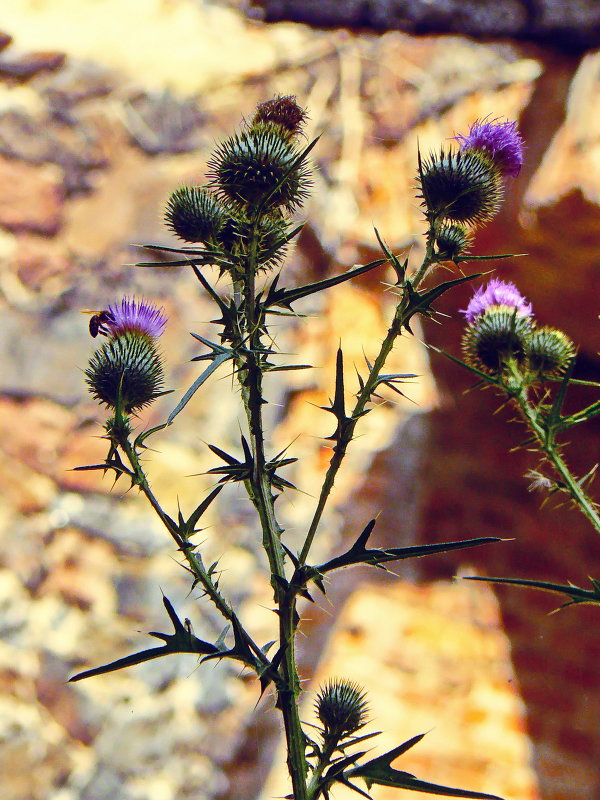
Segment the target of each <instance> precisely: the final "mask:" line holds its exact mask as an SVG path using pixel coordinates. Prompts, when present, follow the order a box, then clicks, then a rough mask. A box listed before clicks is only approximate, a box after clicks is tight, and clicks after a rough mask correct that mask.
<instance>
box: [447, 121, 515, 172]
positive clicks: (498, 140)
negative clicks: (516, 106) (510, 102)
mask: <svg viewBox="0 0 600 800" xmlns="http://www.w3.org/2000/svg"><path fill="white" fill-rule="evenodd" d="M454 138H455V139H456V141H457V142H459V144H460V149H461V150H463V151H464V150H479V151H483V152H484V153H486V154H487V155H489V157H490V158H491V159H492V161H493V162H494V164H495V165H496V166H497V167H498V169H499V170H500V172H501V173H502V175H503V176H504V177H507V176H510V177H514V176H515V175H518V174H519V172H520V170H521V166H522V164H523V139H522V137H521V134H520V133H519V131H518V130H517V123H516V122H508V121H507V122H498V120H497V119H493V120H491V121H488V119H487V117H486V118H485V119H481V120H479V119H478V120H475V122H474V123H473V124H472V125H471V127H470V128H469V133H468V135H467V136H463V135H462V134H459V135H458V136H455V137H454Z"/></svg>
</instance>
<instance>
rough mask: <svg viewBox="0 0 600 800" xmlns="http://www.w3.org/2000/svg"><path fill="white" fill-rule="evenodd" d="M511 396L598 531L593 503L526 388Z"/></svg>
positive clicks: (597, 518)
mask: <svg viewBox="0 0 600 800" xmlns="http://www.w3.org/2000/svg"><path fill="white" fill-rule="evenodd" d="M513 396H514V398H515V400H516V402H517V404H518V406H519V409H520V411H521V414H522V416H523V418H524V419H525V421H526V422H527V425H528V427H529V428H530V430H531V432H532V433H533V434H534V436H535V438H536V441H537V443H538V446H539V448H540V449H541V450H542V452H543V453H544V455H545V456H546V458H547V459H548V461H549V462H550V463H551V464H552V466H553V467H554V469H555V470H556V473H557V474H558V475H559V476H560V478H561V480H562V481H563V483H564V485H565V488H566V491H567V492H568V493H569V495H570V496H571V499H572V500H573V501H574V502H575V504H576V505H577V507H578V508H579V510H580V511H581V513H582V514H583V515H584V516H585V517H586V519H587V520H588V521H589V522H590V523H591V524H592V525H593V527H594V529H595V530H596V531H598V533H600V515H599V514H598V511H597V508H596V505H595V503H594V502H593V501H592V500H591V498H590V497H588V495H587V493H586V492H585V491H584V489H583V488H582V486H581V484H580V483H579V481H578V480H577V478H576V477H575V476H574V475H573V474H572V472H571V471H570V469H569V467H568V466H567V464H566V462H565V461H564V459H563V458H562V456H561V455H560V452H559V451H558V448H557V446H556V443H555V441H554V437H553V436H550V437H549V436H548V435H547V432H546V430H545V429H544V428H543V427H542V426H541V425H540V424H539V422H538V419H537V414H536V411H535V409H534V407H533V406H532V405H531V403H530V402H529V399H528V397H527V390H526V388H524V387H522V388H521V389H520V390H519V391H518V392H517V393H515V394H514V395H513Z"/></svg>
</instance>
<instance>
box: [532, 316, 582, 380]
mask: <svg viewBox="0 0 600 800" xmlns="http://www.w3.org/2000/svg"><path fill="white" fill-rule="evenodd" d="M525 353H526V355H527V363H528V366H529V369H530V370H531V371H532V372H535V373H537V374H538V375H540V376H542V377H545V376H547V377H559V376H560V375H562V374H563V373H564V371H565V369H566V368H567V366H568V364H569V361H570V360H571V359H572V358H573V356H574V354H575V345H574V344H573V342H572V341H571V340H570V339H569V337H568V336H567V335H566V334H565V333H563V332H562V331H561V330H558V329H557V328H549V327H542V328H535V329H534V330H533V331H532V332H531V334H530V336H529V337H528V339H527V343H526V348H525Z"/></svg>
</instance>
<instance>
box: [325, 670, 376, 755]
mask: <svg viewBox="0 0 600 800" xmlns="http://www.w3.org/2000/svg"><path fill="white" fill-rule="evenodd" d="M315 710H316V712H317V716H318V718H319V720H320V722H321V724H322V725H323V736H324V737H325V739H337V740H339V739H341V738H343V737H346V736H352V735H353V734H354V733H356V732H357V731H358V730H360V728H362V727H363V726H364V725H366V723H367V713H368V705H367V700H366V695H365V693H364V691H363V690H362V689H361V688H360V686H359V685H358V684H356V683H354V682H353V681H348V680H344V679H337V680H331V681H329V682H328V683H326V684H325V686H323V687H322V689H321V690H320V692H319V694H318V695H317V699H316V700H315Z"/></svg>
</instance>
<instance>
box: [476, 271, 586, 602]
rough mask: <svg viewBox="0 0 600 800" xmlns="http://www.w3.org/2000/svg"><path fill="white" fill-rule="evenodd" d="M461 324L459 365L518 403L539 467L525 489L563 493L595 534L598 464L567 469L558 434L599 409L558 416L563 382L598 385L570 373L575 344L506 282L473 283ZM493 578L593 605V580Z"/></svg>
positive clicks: (563, 395) (526, 444)
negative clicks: (579, 470) (580, 470)
mask: <svg viewBox="0 0 600 800" xmlns="http://www.w3.org/2000/svg"><path fill="white" fill-rule="evenodd" d="M463 313H464V315H465V318H466V321H467V326H466V329H465V332H464V335H463V341H462V348H463V355H464V359H465V361H464V366H465V367H466V368H467V369H469V370H470V371H471V372H472V373H473V374H474V375H475V376H476V377H477V378H478V382H479V384H480V385H481V386H487V387H493V388H494V389H495V390H496V391H497V392H498V393H499V394H500V395H502V396H503V397H504V398H505V399H506V400H508V402H510V403H511V404H512V406H513V407H514V408H516V409H517V411H518V414H519V417H520V418H521V420H522V421H523V423H524V424H525V425H526V427H527V430H528V437H527V438H526V439H525V441H524V442H523V444H522V446H523V447H527V448H528V449H529V450H531V451H533V452H535V453H537V454H538V455H539V457H540V464H539V468H538V469H536V470H531V471H530V473H529V477H530V478H531V480H532V488H534V489H541V490H543V491H544V492H545V493H546V495H547V497H546V499H549V498H551V497H556V498H559V499H560V498H565V499H567V502H569V503H570V504H571V505H572V506H573V507H574V508H576V509H578V510H579V511H580V512H581V513H582V514H583V515H584V516H585V518H586V519H587V520H588V522H589V523H590V524H591V525H592V527H593V528H594V530H595V531H596V532H597V533H600V511H599V508H598V504H597V503H596V502H595V501H594V500H593V499H592V497H591V496H590V494H589V486H590V484H591V482H592V480H593V478H594V474H595V472H596V468H597V466H598V465H597V464H594V465H592V466H591V467H590V469H589V470H588V472H587V473H586V474H585V475H582V476H576V475H574V474H573V472H572V471H571V469H570V468H569V465H568V463H567V460H566V458H565V454H564V447H563V445H562V444H561V441H560V437H561V436H562V435H564V434H565V432H567V431H570V430H571V429H573V428H574V427H575V426H578V425H581V424H582V423H584V422H587V421H589V420H591V419H592V418H593V417H596V416H597V415H598V414H600V401H595V402H594V403H592V404H591V405H589V406H587V407H586V408H582V409H580V410H579V411H576V412H572V413H568V414H565V413H563V408H564V404H565V398H566V396H567V392H568V390H569V388H570V387H571V386H573V385H577V384H583V385H587V386H592V387H594V388H596V389H598V388H600V383H597V382H595V381H581V380H577V379H575V378H574V377H573V370H574V367H575V361H576V348H575V345H574V344H573V342H572V341H571V340H570V339H569V337H568V336H567V335H566V334H565V333H564V332H563V331H561V330H558V329H557V328H552V327H549V326H546V325H543V326H539V325H538V324H537V322H536V320H535V318H534V315H533V308H532V304H531V303H529V302H527V300H526V299H525V298H524V297H523V296H522V295H521V294H520V292H519V290H518V289H517V287H516V286H515V285H514V284H512V283H506V282H504V281H501V280H498V279H497V278H494V279H492V280H491V281H490V282H489V283H488V284H487V286H485V287H480V288H479V289H478V290H477V291H476V292H475V294H474V295H473V297H472V298H471V300H470V302H469V304H468V306H467V308H466V309H464V310H463ZM470 579H471V580H489V581H492V582H495V583H509V584H513V585H517V586H526V587H531V588H536V589H542V590H545V591H549V592H553V593H557V594H560V595H562V596H563V597H565V598H566V601H565V605H574V604H579V603H590V604H593V605H600V580H598V579H596V578H593V577H592V578H590V581H591V584H592V588H591V589H582V588H580V587H578V586H576V585H575V584H573V583H571V582H569V584H568V585H562V584H557V583H550V582H548V581H536V580H528V579H526V578H480V577H472V578H470Z"/></svg>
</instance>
